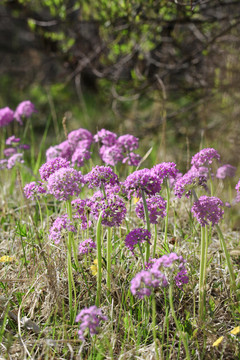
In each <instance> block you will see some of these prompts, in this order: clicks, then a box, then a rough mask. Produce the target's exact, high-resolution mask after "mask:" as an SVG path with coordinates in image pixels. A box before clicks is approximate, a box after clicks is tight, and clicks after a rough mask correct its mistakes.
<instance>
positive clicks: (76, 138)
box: [68, 128, 93, 148]
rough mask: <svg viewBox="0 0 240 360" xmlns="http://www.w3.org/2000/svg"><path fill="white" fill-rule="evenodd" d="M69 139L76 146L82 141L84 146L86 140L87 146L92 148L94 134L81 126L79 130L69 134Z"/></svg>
mask: <svg viewBox="0 0 240 360" xmlns="http://www.w3.org/2000/svg"><path fill="white" fill-rule="evenodd" d="M68 141H69V143H70V144H72V145H73V146H74V147H77V145H78V144H79V142H81V143H82V146H83V141H85V147H86V148H90V146H91V144H92V142H93V135H92V133H91V132H90V131H88V130H86V129H81V128H80V129H77V130H73V131H71V132H70V133H69V134H68Z"/></svg>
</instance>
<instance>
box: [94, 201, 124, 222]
mask: <svg viewBox="0 0 240 360" xmlns="http://www.w3.org/2000/svg"><path fill="white" fill-rule="evenodd" d="M99 211H101V212H102V224H103V225H105V226H109V227H114V226H120V225H121V224H122V222H123V220H124V218H125V216H126V213H127V209H126V206H125V202H124V201H123V200H122V199H121V198H120V196H119V195H116V194H111V195H108V196H107V198H106V199H105V198H102V199H101V200H99V201H98V202H93V205H92V208H91V212H92V213H93V215H95V217H98V213H99ZM96 214H97V216H96Z"/></svg>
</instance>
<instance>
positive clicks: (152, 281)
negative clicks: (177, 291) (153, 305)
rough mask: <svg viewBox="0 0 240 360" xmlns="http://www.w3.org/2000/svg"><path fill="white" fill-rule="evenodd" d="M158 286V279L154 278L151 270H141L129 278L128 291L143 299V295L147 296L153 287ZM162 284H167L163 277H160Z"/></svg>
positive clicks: (164, 285)
mask: <svg viewBox="0 0 240 360" xmlns="http://www.w3.org/2000/svg"><path fill="white" fill-rule="evenodd" d="M159 286H160V279H157V278H155V276H154V275H153V274H152V273H151V271H148V270H142V271H140V272H139V273H137V275H136V276H135V277H134V278H133V279H132V280H131V286H130V291H131V293H132V294H133V295H135V296H137V297H138V298H139V299H143V298H144V296H147V297H149V296H150V295H151V293H152V291H153V289H155V288H157V287H159ZM162 286H163V287H166V286H167V281H166V279H165V277H163V278H162Z"/></svg>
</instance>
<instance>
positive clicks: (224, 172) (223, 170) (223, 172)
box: [216, 164, 237, 179]
mask: <svg viewBox="0 0 240 360" xmlns="http://www.w3.org/2000/svg"><path fill="white" fill-rule="evenodd" d="M236 170H237V168H236V167H235V166H232V165H230V164H226V165H223V166H221V167H219V168H218V169H217V174H216V177H217V178H218V179H225V178H226V177H227V176H229V177H234V176H235V173H236Z"/></svg>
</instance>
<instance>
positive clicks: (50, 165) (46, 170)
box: [39, 157, 70, 181]
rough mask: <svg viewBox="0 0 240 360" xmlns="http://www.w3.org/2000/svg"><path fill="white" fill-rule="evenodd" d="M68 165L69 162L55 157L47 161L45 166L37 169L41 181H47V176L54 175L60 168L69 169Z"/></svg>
mask: <svg viewBox="0 0 240 360" xmlns="http://www.w3.org/2000/svg"><path fill="white" fill-rule="evenodd" d="M69 165H70V162H69V161H67V160H65V159H63V158H60V157H57V158H55V159H53V160H49V161H47V162H46V163H45V164H43V165H42V166H41V167H40V169H39V173H40V176H41V179H42V180H45V181H47V180H48V178H49V176H50V175H52V174H53V173H55V171H57V170H59V169H61V168H67V167H69Z"/></svg>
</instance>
